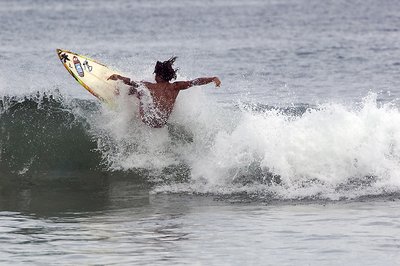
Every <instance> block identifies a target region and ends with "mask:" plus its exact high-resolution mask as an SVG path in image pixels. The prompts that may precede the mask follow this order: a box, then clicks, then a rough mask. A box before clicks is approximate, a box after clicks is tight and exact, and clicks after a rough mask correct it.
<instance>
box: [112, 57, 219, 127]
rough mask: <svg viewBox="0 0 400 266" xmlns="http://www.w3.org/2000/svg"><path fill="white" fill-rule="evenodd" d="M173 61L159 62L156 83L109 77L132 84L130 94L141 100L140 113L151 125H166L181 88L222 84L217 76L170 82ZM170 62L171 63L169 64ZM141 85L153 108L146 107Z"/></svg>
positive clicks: (115, 75)
mask: <svg viewBox="0 0 400 266" xmlns="http://www.w3.org/2000/svg"><path fill="white" fill-rule="evenodd" d="M171 61H172V62H171ZM173 61H175V58H173V59H170V60H169V61H165V62H163V63H161V62H157V65H156V69H155V71H154V72H155V73H156V76H155V80H156V82H155V83H152V82H147V81H142V82H136V81H132V80H130V79H129V78H127V77H122V76H120V75H117V74H114V75H111V76H110V77H109V78H108V79H110V80H122V81H123V82H124V83H125V84H127V85H130V86H131V87H130V94H133V95H136V97H138V99H139V100H140V102H141V103H140V115H141V118H142V121H143V122H144V123H145V124H147V125H148V126H150V127H155V128H160V127H164V126H165V124H166V123H167V121H168V118H169V116H170V115H171V113H172V110H173V108H174V105H175V102H176V98H177V97H178V94H179V92H180V91H181V90H185V89H188V88H190V87H192V86H199V85H205V84H209V83H211V82H214V83H215V85H216V86H217V87H219V86H220V84H221V81H220V80H219V78H217V77H206V78H197V79H194V80H190V81H176V82H172V83H170V82H169V81H170V80H171V78H170V77H171V69H172V64H173ZM159 63H160V64H161V67H160V68H159V70H158V69H157V66H158V64H159ZM168 63H170V64H169V65H167V64H168ZM162 64H166V65H167V66H166V67H167V68H168V69H165V65H164V66H163V65H162ZM163 67H164V68H163ZM162 71H164V72H162ZM166 71H169V73H168V72H167V73H166ZM172 71H174V72H173V74H175V70H173V69H172ZM175 77H176V74H175ZM139 85H144V86H145V87H146V88H147V89H148V90H149V92H150V95H151V98H152V103H153V107H152V108H145V106H144V103H143V101H142V97H141V96H142V95H141V94H140V93H139V92H138V90H137V88H138V87H139Z"/></svg>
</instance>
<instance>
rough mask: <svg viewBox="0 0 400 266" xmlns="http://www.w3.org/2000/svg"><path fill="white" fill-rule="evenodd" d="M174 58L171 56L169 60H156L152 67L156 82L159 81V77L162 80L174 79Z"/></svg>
mask: <svg viewBox="0 0 400 266" xmlns="http://www.w3.org/2000/svg"><path fill="white" fill-rule="evenodd" d="M175 60H176V56H175V57H171V58H170V59H169V60H167V61H164V62H160V61H157V63H156V67H155V68H154V73H155V74H156V81H157V82H159V80H160V79H162V81H170V80H172V79H176V71H177V69H173V68H172V65H173V64H174V62H175Z"/></svg>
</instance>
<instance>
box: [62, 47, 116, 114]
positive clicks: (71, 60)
mask: <svg viewBox="0 0 400 266" xmlns="http://www.w3.org/2000/svg"><path fill="white" fill-rule="evenodd" d="M57 54H58V57H59V58H60V60H61V62H62V64H63V65H64V67H65V68H66V69H67V70H68V72H69V73H70V74H71V75H72V76H73V77H74V78H75V79H76V81H78V83H79V84H81V85H82V86H83V87H84V88H85V89H86V90H88V91H89V92H90V93H91V94H93V95H94V96H95V97H97V98H98V99H100V100H101V101H103V102H105V103H107V104H108V105H110V106H115V105H116V96H117V94H116V93H117V91H118V83H117V82H115V81H114V80H107V79H108V78H109V77H110V76H111V75H112V74H119V75H122V74H120V73H118V72H117V71H114V70H111V69H109V68H108V67H107V66H105V65H103V64H101V63H98V62H96V61H94V60H93V59H90V58H88V57H86V56H83V55H79V54H76V53H73V52H70V51H66V50H61V49H57ZM122 76H123V75H122Z"/></svg>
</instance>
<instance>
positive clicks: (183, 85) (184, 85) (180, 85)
mask: <svg viewBox="0 0 400 266" xmlns="http://www.w3.org/2000/svg"><path fill="white" fill-rule="evenodd" d="M211 82H214V83H215V86H216V87H219V86H220V85H221V81H220V80H219V78H218V77H210V78H197V79H194V80H190V81H176V82H174V85H175V89H177V90H186V89H188V88H190V87H193V86H200V85H206V84H209V83H211Z"/></svg>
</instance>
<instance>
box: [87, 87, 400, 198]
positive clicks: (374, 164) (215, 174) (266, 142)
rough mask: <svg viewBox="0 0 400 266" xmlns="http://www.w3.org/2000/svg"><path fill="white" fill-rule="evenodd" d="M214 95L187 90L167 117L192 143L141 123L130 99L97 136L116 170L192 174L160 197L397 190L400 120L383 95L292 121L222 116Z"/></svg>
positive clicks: (96, 127) (273, 115) (272, 113)
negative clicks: (175, 168) (174, 168)
mask: <svg viewBox="0 0 400 266" xmlns="http://www.w3.org/2000/svg"><path fill="white" fill-rule="evenodd" d="M207 89H209V88H193V89H191V90H188V91H184V92H182V93H181V95H179V98H178V101H177V105H176V109H175V111H174V113H173V115H172V117H171V119H170V123H171V124H172V125H179V126H180V127H181V128H180V129H179V131H180V133H179V134H183V135H190V141H187V140H184V138H181V135H179V134H178V139H176V136H174V134H175V133H171V130H170V131H169V130H168V129H167V128H163V129H150V128H148V127H147V126H145V125H143V124H142V123H141V122H140V121H139V120H138V118H137V117H138V113H137V104H136V103H135V101H136V99H134V98H133V97H130V98H129V97H126V98H125V99H124V100H122V101H121V105H120V109H119V110H118V111H109V110H106V109H104V110H103V112H102V114H101V115H99V116H97V117H96V119H95V120H93V121H92V126H93V129H92V130H93V132H94V134H95V135H96V136H97V137H98V144H99V149H100V150H102V152H103V155H104V159H105V160H106V162H107V163H108V164H109V165H110V169H119V170H131V169H134V168H146V169H157V170H161V169H163V168H164V167H167V166H171V165H176V164H179V163H183V164H185V165H187V166H188V167H189V168H190V180H189V182H188V183H183V184H178V183H175V184H172V185H171V184H170V185H165V186H160V187H158V188H156V189H155V191H156V192H165V191H168V192H193V193H218V194H221V193H222V194H230V193H238V192H246V193H258V194H260V193H266V194H274V195H276V196H278V197H281V198H298V197H300V198H304V197H314V196H321V197H327V198H331V199H336V198H339V197H343V196H344V197H348V198H349V197H350V198H351V197H357V196H361V195H364V194H367V195H372V194H379V193H382V192H383V191H397V189H398V188H399V186H400V178H399V174H400V112H399V109H398V108H397V107H396V106H395V105H394V104H390V103H388V104H379V103H377V99H376V97H377V96H376V94H372V93H371V94H369V95H368V96H367V97H366V98H365V99H364V100H363V101H362V103H360V104H358V105H353V106H345V105H343V104H335V103H329V104H322V105H319V106H318V107H317V108H315V109H308V110H307V111H306V112H305V113H304V114H303V115H301V116H292V115H287V114H284V113H282V112H280V111H278V110H265V111H258V112H254V111H250V110H248V109H246V108H244V107H241V108H237V109H235V110H232V109H231V108H222V107H220V106H219V105H218V104H217V103H216V102H215V101H213V100H212V99H210V97H209V96H207V92H206V90H207ZM271 177H274V178H275V179H273V180H271ZM243 179H245V180H247V181H246V182H242V181H243ZM248 181H250V182H248ZM355 183H357V184H356V185H354V184H355ZM338 191H339V192H338Z"/></svg>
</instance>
